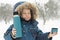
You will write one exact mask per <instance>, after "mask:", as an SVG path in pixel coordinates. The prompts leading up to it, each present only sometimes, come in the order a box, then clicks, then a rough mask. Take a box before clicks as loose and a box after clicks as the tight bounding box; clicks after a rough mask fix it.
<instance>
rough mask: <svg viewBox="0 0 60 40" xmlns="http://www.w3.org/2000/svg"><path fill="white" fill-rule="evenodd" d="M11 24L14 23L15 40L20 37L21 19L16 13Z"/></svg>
mask: <svg viewBox="0 0 60 40" xmlns="http://www.w3.org/2000/svg"><path fill="white" fill-rule="evenodd" d="M13 23H14V28H15V29H16V35H15V38H19V37H22V26H21V19H20V16H19V15H18V12H14V13H13Z"/></svg>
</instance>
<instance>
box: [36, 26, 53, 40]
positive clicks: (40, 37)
mask: <svg viewBox="0 0 60 40" xmlns="http://www.w3.org/2000/svg"><path fill="white" fill-rule="evenodd" d="M36 31H37V37H36V39H37V40H52V38H48V35H49V33H50V32H47V33H43V32H42V31H41V30H40V29H38V27H36Z"/></svg>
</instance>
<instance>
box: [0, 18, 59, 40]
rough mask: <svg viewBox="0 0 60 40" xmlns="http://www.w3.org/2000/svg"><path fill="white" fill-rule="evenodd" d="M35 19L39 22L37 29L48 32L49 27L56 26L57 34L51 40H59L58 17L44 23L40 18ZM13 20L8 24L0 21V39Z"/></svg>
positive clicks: (1, 39) (0, 39)
mask: <svg viewBox="0 0 60 40" xmlns="http://www.w3.org/2000/svg"><path fill="white" fill-rule="evenodd" d="M37 21H38V22H39V24H38V27H39V29H41V30H42V31H43V32H44V33H45V32H50V31H51V28H53V27H54V28H58V34H57V35H56V36H54V37H53V40H60V32H59V31H60V25H59V24H60V19H56V20H49V21H47V22H46V24H45V25H43V20H41V19H37ZM12 23H13V22H12V21H11V22H10V23H8V24H5V23H4V21H1V22H0V40H4V37H3V34H4V33H5V32H6V30H7V29H8V28H9V26H10V25H11V24H12Z"/></svg>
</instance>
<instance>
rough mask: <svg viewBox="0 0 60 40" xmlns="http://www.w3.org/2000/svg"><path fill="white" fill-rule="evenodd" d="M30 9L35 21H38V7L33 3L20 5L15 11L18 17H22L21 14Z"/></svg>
mask: <svg viewBox="0 0 60 40" xmlns="http://www.w3.org/2000/svg"><path fill="white" fill-rule="evenodd" d="M26 8H27V9H30V10H32V13H33V15H32V16H33V19H36V18H37V16H38V8H37V7H36V4H31V3H28V2H24V3H22V4H21V5H18V6H17V7H16V9H15V11H17V12H18V15H19V16H21V12H22V10H23V9H26Z"/></svg>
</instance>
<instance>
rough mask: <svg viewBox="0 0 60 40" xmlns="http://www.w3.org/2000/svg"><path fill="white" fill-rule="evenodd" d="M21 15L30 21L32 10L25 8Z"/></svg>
mask: <svg viewBox="0 0 60 40" xmlns="http://www.w3.org/2000/svg"><path fill="white" fill-rule="evenodd" d="M21 17H22V18H23V19H25V20H26V21H29V20H30V19H31V12H30V10H29V9H23V11H22V15H21Z"/></svg>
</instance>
